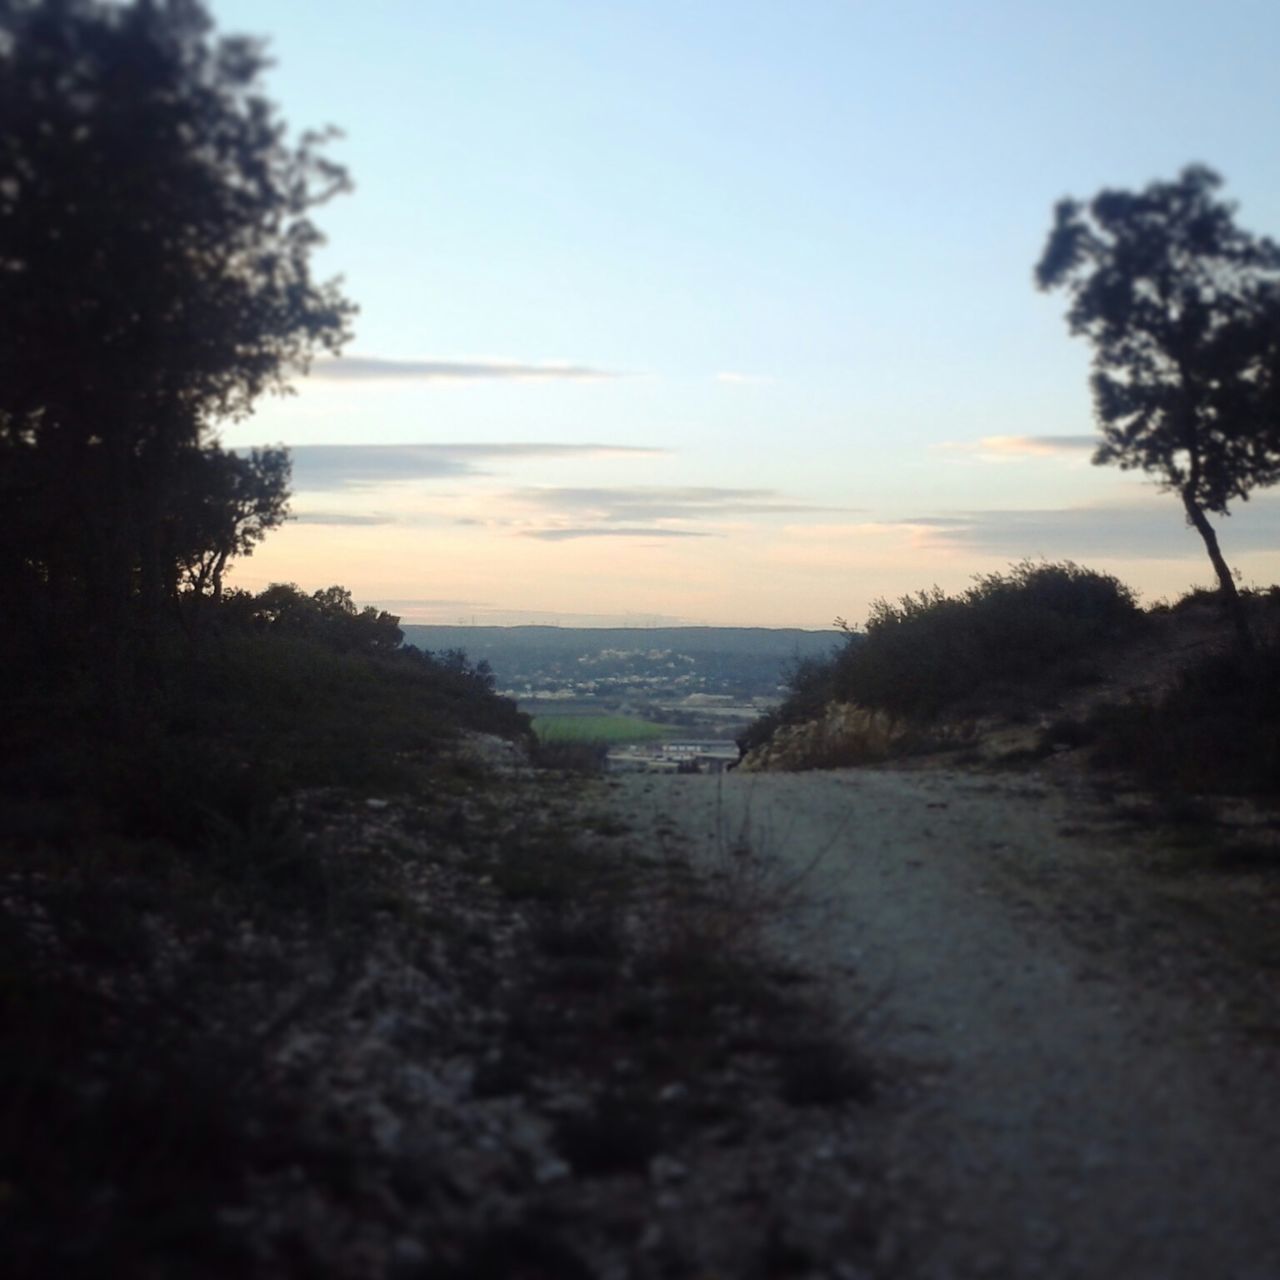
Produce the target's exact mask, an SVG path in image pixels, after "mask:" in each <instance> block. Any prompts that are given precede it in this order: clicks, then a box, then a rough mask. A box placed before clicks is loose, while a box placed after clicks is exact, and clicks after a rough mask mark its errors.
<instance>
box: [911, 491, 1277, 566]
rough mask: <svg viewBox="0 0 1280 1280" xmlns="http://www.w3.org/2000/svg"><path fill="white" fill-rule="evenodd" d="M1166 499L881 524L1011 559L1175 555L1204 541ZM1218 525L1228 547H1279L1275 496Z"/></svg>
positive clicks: (942, 544)
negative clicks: (1041, 556) (1029, 557)
mask: <svg viewBox="0 0 1280 1280" xmlns="http://www.w3.org/2000/svg"><path fill="white" fill-rule="evenodd" d="M1181 514H1182V513H1181V510H1180V509H1179V507H1178V505H1177V504H1176V503H1175V502H1172V501H1163V502H1162V501H1160V500H1159V499H1158V498H1153V499H1152V500H1151V501H1149V502H1129V503H1120V502H1111V503H1097V504H1091V505H1082V506H1074V507H1055V508H1040V509H1032V510H1020V511H1018V510H1014V511H1009V510H997V511H966V512H956V513H954V514H948V515H938V516H933V515H929V516H916V517H913V518H910V519H906V520H900V521H892V522H887V523H889V524H892V525H896V526H898V527H900V528H903V529H904V530H908V531H911V532H913V533H916V534H918V535H920V536H921V538H922V539H923V540H924V541H925V542H926V543H928V544H931V545H933V546H935V547H938V548H954V549H957V550H965V551H971V552H977V553H982V554H988V555H1001V556H1008V557H1010V558H1015V559H1016V558H1019V557H1022V556H1040V555H1043V556H1047V557H1049V558H1050V559H1053V558H1062V557H1068V558H1072V559H1079V558H1086V557H1089V556H1099V557H1106V558H1111V559H1139V560H1176V559H1182V558H1184V557H1186V556H1195V555H1198V554H1200V553H1201V552H1202V551H1203V546H1202V544H1201V542H1200V539H1199V537H1198V536H1197V535H1196V534H1195V532H1194V531H1193V530H1191V529H1189V528H1188V527H1187V525H1186V523H1185V522H1184V521H1183V520H1182V518H1181ZM1217 523H1218V524H1219V527H1220V529H1222V530H1223V538H1224V543H1225V545H1226V547H1227V551H1228V554H1230V552H1232V551H1269V550H1273V549H1274V548H1275V547H1276V546H1277V545H1278V544H1280V501H1276V500H1274V499H1269V500H1268V499H1260V500H1256V501H1254V502H1251V503H1249V504H1248V505H1247V507H1242V508H1241V509H1240V510H1239V511H1238V512H1237V515H1236V517H1234V518H1232V519H1231V520H1230V521H1229V522H1225V524H1224V522H1221V521H1219V522H1217Z"/></svg>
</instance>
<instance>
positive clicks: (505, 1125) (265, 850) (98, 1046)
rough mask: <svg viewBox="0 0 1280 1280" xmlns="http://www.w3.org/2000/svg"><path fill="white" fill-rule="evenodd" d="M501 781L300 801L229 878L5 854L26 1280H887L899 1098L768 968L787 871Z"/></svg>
mask: <svg viewBox="0 0 1280 1280" xmlns="http://www.w3.org/2000/svg"><path fill="white" fill-rule="evenodd" d="M479 745H480V747H481V748H483V749H482V750H481V751H480V756H481V757H483V758H479V759H477V758H476V753H475V752H474V751H473V752H472V753H471V756H470V758H466V759H463V758H459V759H458V760H456V761H454V765H453V771H452V772H451V773H442V774H441V776H440V777H439V778H438V780H437V782H438V785H437V786H436V787H435V788H434V790H433V791H432V792H431V793H430V794H424V795H422V796H419V797H417V798H415V799H413V800H406V799H380V798H373V799H355V798H352V797H349V796H345V795H342V794H338V793H330V792H315V793H310V794H306V795H302V796H298V797H296V798H295V799H294V800H293V801H292V802H291V804H290V806H289V808H288V810H287V811H286V810H283V809H282V810H281V812H280V813H278V814H277V815H275V818H274V819H273V820H272V822H270V823H268V824H265V825H264V826H263V828H262V829H260V830H255V831H241V832H236V833H226V834H225V836H224V840H223V846H222V847H217V846H216V844H215V845H214V846H211V847H210V849H208V850H206V851H205V856H206V857H207V858H209V859H210V860H211V862H212V863H217V861H218V859H219V858H221V859H223V861H224V862H225V863H226V865H224V866H221V868H220V869H219V868H216V867H214V866H213V865H207V866H203V867H202V866H201V865H199V864H195V865H193V864H192V863H191V862H190V861H188V860H182V859H178V860H175V859H174V858H173V857H172V855H170V854H166V853H163V852H161V851H154V852H153V853H151V854H148V853H147V851H145V850H137V849H131V850H129V851H127V853H121V852H120V851H114V852H113V851H112V850H109V849H105V848H104V849H101V850H96V851H85V850H81V851H79V857H78V858H77V859H75V860H73V861H71V862H67V861H66V860H62V861H59V860H52V861H51V860H50V858H49V857H48V856H47V854H45V855H44V856H36V855H35V851H31V852H30V856H25V857H24V855H23V853H22V851H21V850H9V851H7V852H6V857H5V869H4V878H3V888H2V891H0V943H2V944H3V948H4V956H5V960H6V962H7V963H6V975H7V981H6V990H5V993H4V995H5V1006H6V1013H7V1015H8V1016H7V1018H6V1028H5V1038H6V1041H7V1044H6V1047H5V1050H4V1054H3V1055H2V1057H3V1062H4V1064H5V1065H4V1068H3V1071H4V1077H5V1085H6V1088H5V1095H4V1102H3V1104H0V1124H2V1126H3V1130H2V1136H3V1142H2V1143H0V1148H2V1149H3V1150H4V1152H5V1156H4V1157H3V1165H0V1232H2V1233H3V1235H4V1237H5V1257H6V1269H7V1272H8V1274H11V1275H15V1276H24V1277H25V1276H48V1275H58V1276H99V1275H105V1274H116V1275H137V1276H149V1277H150V1276H183V1277H187V1276H196V1277H199V1276H224V1275H236V1276H264V1277H267V1276H270V1277H275V1276H325V1277H329V1276H333V1277H352V1278H355V1277H361V1278H363V1277H392V1276H394V1277H406V1278H407V1277H424V1278H425V1277H454V1276H456V1277H459V1278H461V1277H485V1276H489V1277H516V1276H520V1277H574V1276H593V1277H612V1276H617V1277H658V1276H664V1277H665V1276H694V1275H713V1274H719V1275H733V1276H761V1277H763V1276H786V1275H829V1276H842V1277H855V1276H862V1275H868V1274H874V1273H876V1271H877V1269H878V1268H881V1267H883V1266H885V1265H887V1264H888V1262H889V1261H890V1259H889V1257H888V1255H887V1254H885V1253H884V1252H883V1248H884V1246H883V1239H884V1237H883V1233H882V1230H881V1224H882V1222H883V1221H884V1219H885V1217H886V1213H887V1209H886V1206H885V1201H884V1197H885V1193H884V1188H883V1185H882V1183H881V1181H880V1178H879V1176H878V1171H877V1169H876V1167H875V1164H874V1163H873V1160H872V1157H871V1140H870V1134H871V1131H872V1129H873V1127H874V1123H875V1122H874V1120H873V1117H874V1115H875V1114H876V1112H875V1107H874V1098H875V1095H876V1093H877V1090H878V1089H879V1088H880V1087H881V1082H880V1081H878V1079H877V1074H876V1069H875V1067H874V1066H873V1065H872V1064H871V1063H870V1062H869V1061H867V1060H866V1059H864V1058H863V1057H862V1056H861V1055H860V1054H859V1053H858V1052H857V1050H856V1046H855V1045H854V1044H853V1043H852V1042H850V1041H849V1040H848V1039H846V1038H845V1037H844V1035H843V1034H842V1033H843V1030H844V1028H843V1027H834V1026H832V1025H830V1024H829V1023H828V1020H827V1018H826V1016H825V1015H826V1013H827V1009H826V1006H825V1005H824V1003H823V1000H822V997H821V994H820V992H819V991H818V989H817V988H816V986H815V985H814V984H812V983H811V982H810V981H809V980H808V978H807V975H806V974H805V973H804V972H802V971H801V970H798V969H797V968H795V967H794V966H783V965H780V964H778V963H777V962H776V960H775V959H774V958H772V956H771V953H770V951H769V949H768V947H767V945H766V944H765V941H764V935H763V928H764V926H765V925H766V923H767V920H768V919H769V917H770V914H771V912H772V911H773V909H774V907H775V905H776V904H777V902H779V901H780V899H779V897H778V893H779V892H780V890H779V887H778V886H777V885H776V884H774V882H773V881H772V879H771V875H772V873H771V871H770V869H769V867H768V866H766V865H765V864H764V863H762V862H761V861H760V860H759V859H758V858H757V857H756V856H755V855H754V853H753V852H752V851H751V850H750V849H748V848H747V847H745V846H744V847H741V848H736V849H734V850H732V851H730V850H725V851H723V858H722V859H721V861H720V863H719V864H718V865H708V866H705V867H703V868H701V869H694V868H693V866H692V865H691V862H690V859H689V856H688V850H687V848H686V847H685V846H683V845H681V844H679V843H675V842H672V841H670V840H667V839H666V838H664V837H662V836H661V835H659V836H658V837H656V838H655V840H653V841H649V840H646V841H645V842H644V844H643V845H637V844H636V843H635V841H634V840H633V838H632V835H631V833H630V831H629V830H628V829H627V828H626V826H625V824H624V823H622V822H621V821H620V820H619V819H618V817H617V815H616V814H613V813H611V812H610V810H609V808H608V806H607V804H606V803H605V801H604V797H603V796H602V795H601V794H600V793H597V795H596V798H595V799H590V798H586V799H584V795H583V791H582V787H581V784H579V783H577V782H570V781H568V780H565V779H562V778H557V777H554V776H548V775H545V774H541V775H540V774H536V773H533V772H531V771H528V770H525V769H523V768H521V767H519V765H518V762H517V763H516V766H515V767H512V764H513V762H512V760H511V758H510V754H509V753H508V752H507V751H506V749H505V748H503V747H501V746H499V745H497V744H495V743H493V742H489V743H481V744H479ZM229 868H233V869H229ZM215 871H216V874H214V872H215Z"/></svg>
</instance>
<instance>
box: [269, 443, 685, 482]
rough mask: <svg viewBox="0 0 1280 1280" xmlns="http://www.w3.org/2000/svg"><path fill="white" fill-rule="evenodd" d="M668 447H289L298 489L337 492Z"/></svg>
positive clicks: (638, 453)
mask: <svg viewBox="0 0 1280 1280" xmlns="http://www.w3.org/2000/svg"><path fill="white" fill-rule="evenodd" d="M663 452H664V450H661V449H650V448H644V447H642V446H638V445H608V444H555V443H533V444H522V443H511V444H381V445H379V444H305V445H294V446H293V447H292V448H290V450H289V454H290V456H291V458H292V459H293V489H294V492H295V493H303V492H309V491H319V492H325V493H334V492H338V491H341V490H344V489H367V488H370V487H372V486H373V485H378V484H385V483H388V482H395V481H407V480H437V479H442V478H449V477H454V476H477V475H484V474H486V473H485V471H484V470H483V469H482V468H481V467H480V466H478V465H477V464H478V463H481V462H487V461H492V460H498V459H515V458H581V457H605V456H619V457H654V456H657V455H659V454H661V453H663Z"/></svg>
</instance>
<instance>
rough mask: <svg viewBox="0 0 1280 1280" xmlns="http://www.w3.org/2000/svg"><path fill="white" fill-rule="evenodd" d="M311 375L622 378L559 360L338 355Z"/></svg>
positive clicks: (333, 378) (355, 378) (330, 378)
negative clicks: (399, 357) (521, 361)
mask: <svg viewBox="0 0 1280 1280" xmlns="http://www.w3.org/2000/svg"><path fill="white" fill-rule="evenodd" d="M311 376H312V377H313V378H319V379H321V380H322V381H326V382H427V381H458V380H464V381H476V380H479V379H485V378H490V379H492V378H497V379H525V380H528V379H534V380H538V381H547V380H549V379H552V378H568V379H576V380H583V379H593V378H618V377H621V376H622V375H621V374H619V373H615V372H613V371H611V370H608V369H593V368H590V367H588V366H587V365H581V364H568V363H565V362H563V361H547V362H545V363H541V364H523V363H519V362H517V361H510V360H386V359H383V358H382V357H380V356H339V357H337V358H336V359H332V360H318V361H317V362H316V363H315V364H314V365H313V366H312V368H311Z"/></svg>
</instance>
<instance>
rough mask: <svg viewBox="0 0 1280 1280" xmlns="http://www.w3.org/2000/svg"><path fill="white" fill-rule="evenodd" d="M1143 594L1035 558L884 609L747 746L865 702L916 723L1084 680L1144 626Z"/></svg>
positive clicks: (794, 688)
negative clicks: (1086, 671)
mask: <svg viewBox="0 0 1280 1280" xmlns="http://www.w3.org/2000/svg"><path fill="white" fill-rule="evenodd" d="M1141 618H1142V615H1141V612H1140V610H1139V609H1138V604H1137V600H1136V598H1135V596H1134V593H1133V592H1132V591H1131V590H1130V589H1129V588H1128V587H1126V586H1125V585H1124V584H1123V583H1121V582H1120V581H1119V580H1118V579H1117V578H1114V577H1112V576H1111V575H1110V574H1106V573H1099V572H1097V571H1095V570H1092V569H1085V568H1082V567H1081V566H1080V565H1077V564H1073V563H1072V562H1071V561H1063V562H1062V563H1059V564H1044V563H1036V562H1034V561H1030V560H1024V561H1022V562H1021V563H1019V564H1015V565H1012V566H1011V567H1010V568H1009V570H1008V571H1007V572H1005V573H991V574H984V575H981V576H979V577H977V578H975V579H974V583H973V586H971V587H969V588H968V589H967V590H966V591H964V592H962V593H960V594H959V595H954V596H952V595H948V594H947V593H946V592H944V591H943V590H942V589H941V588H940V587H932V588H930V589H928V590H925V591H919V592H916V593H915V594H914V595H906V596H903V597H902V598H901V599H900V600H898V601H896V602H891V601H888V600H883V599H881V600H877V601H875V603H874V604H873V605H872V606H871V612H870V615H869V617H868V619H867V623H866V628H865V631H864V632H862V633H858V632H853V631H850V633H849V637H848V641H847V643H846V644H845V646H844V648H843V649H841V650H839V651H838V652H837V653H836V654H835V656H834V657H833V658H831V659H830V660H829V661H827V662H821V661H814V660H810V661H808V662H806V663H802V664H800V665H799V666H798V667H797V669H796V670H795V671H794V672H793V673H792V675H791V678H790V692H789V694H788V696H787V698H786V699H785V701H784V702H783V703H782V705H781V706H780V707H779V708H778V709H777V710H776V711H774V712H772V713H770V714H769V715H768V716H766V717H764V718H763V719H762V720H760V721H757V722H756V724H754V725H752V726H751V727H750V728H749V729H748V730H747V732H746V733H745V734H744V735H743V737H742V738H741V739H739V742H740V744H742V745H743V746H744V749H749V748H750V747H752V746H756V745H759V744H760V743H761V742H764V741H767V740H768V739H769V737H771V736H772V734H773V733H774V732H775V731H776V729H777V728H778V727H779V726H780V725H783V724H795V723H799V722H801V721H804V720H808V719H813V718H814V717H815V716H816V715H818V714H819V713H820V712H821V709H822V707H823V706H824V705H826V704H827V703H829V702H833V701H834V702H853V703H857V704H859V705H860V706H864V707H869V708H874V709H878V710H883V711H888V712H889V713H890V714H892V715H899V716H904V717H907V718H910V719H914V720H929V719H932V718H934V717H936V716H937V715H939V714H940V713H942V712H943V711H952V712H959V711H974V710H977V709H979V708H980V707H981V706H982V705H983V704H987V705H990V704H991V703H992V702H996V703H998V702H999V701H1000V700H1001V699H1002V698H1003V699H1004V700H1005V701H1014V700H1016V698H1017V696H1018V694H1019V693H1020V692H1021V690H1023V689H1025V687H1026V686H1027V685H1029V684H1039V683H1042V682H1043V681H1044V680H1045V679H1046V678H1052V677H1054V676H1055V675H1056V677H1057V678H1059V679H1062V680H1070V679H1074V678H1076V677H1075V675H1074V674H1073V672H1078V671H1079V670H1082V669H1083V668H1082V667H1081V665H1080V660H1081V659H1083V658H1085V657H1087V656H1088V655H1089V654H1090V653H1091V652H1092V651H1093V650H1095V649H1096V648H1097V647H1099V646H1101V645H1105V644H1107V643H1108V642H1109V641H1111V640H1112V639H1114V638H1115V637H1116V636H1117V635H1121V634H1124V633H1125V632H1129V631H1132V630H1134V629H1135V628H1136V627H1138V626H1139V625H1140V624H1141Z"/></svg>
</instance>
